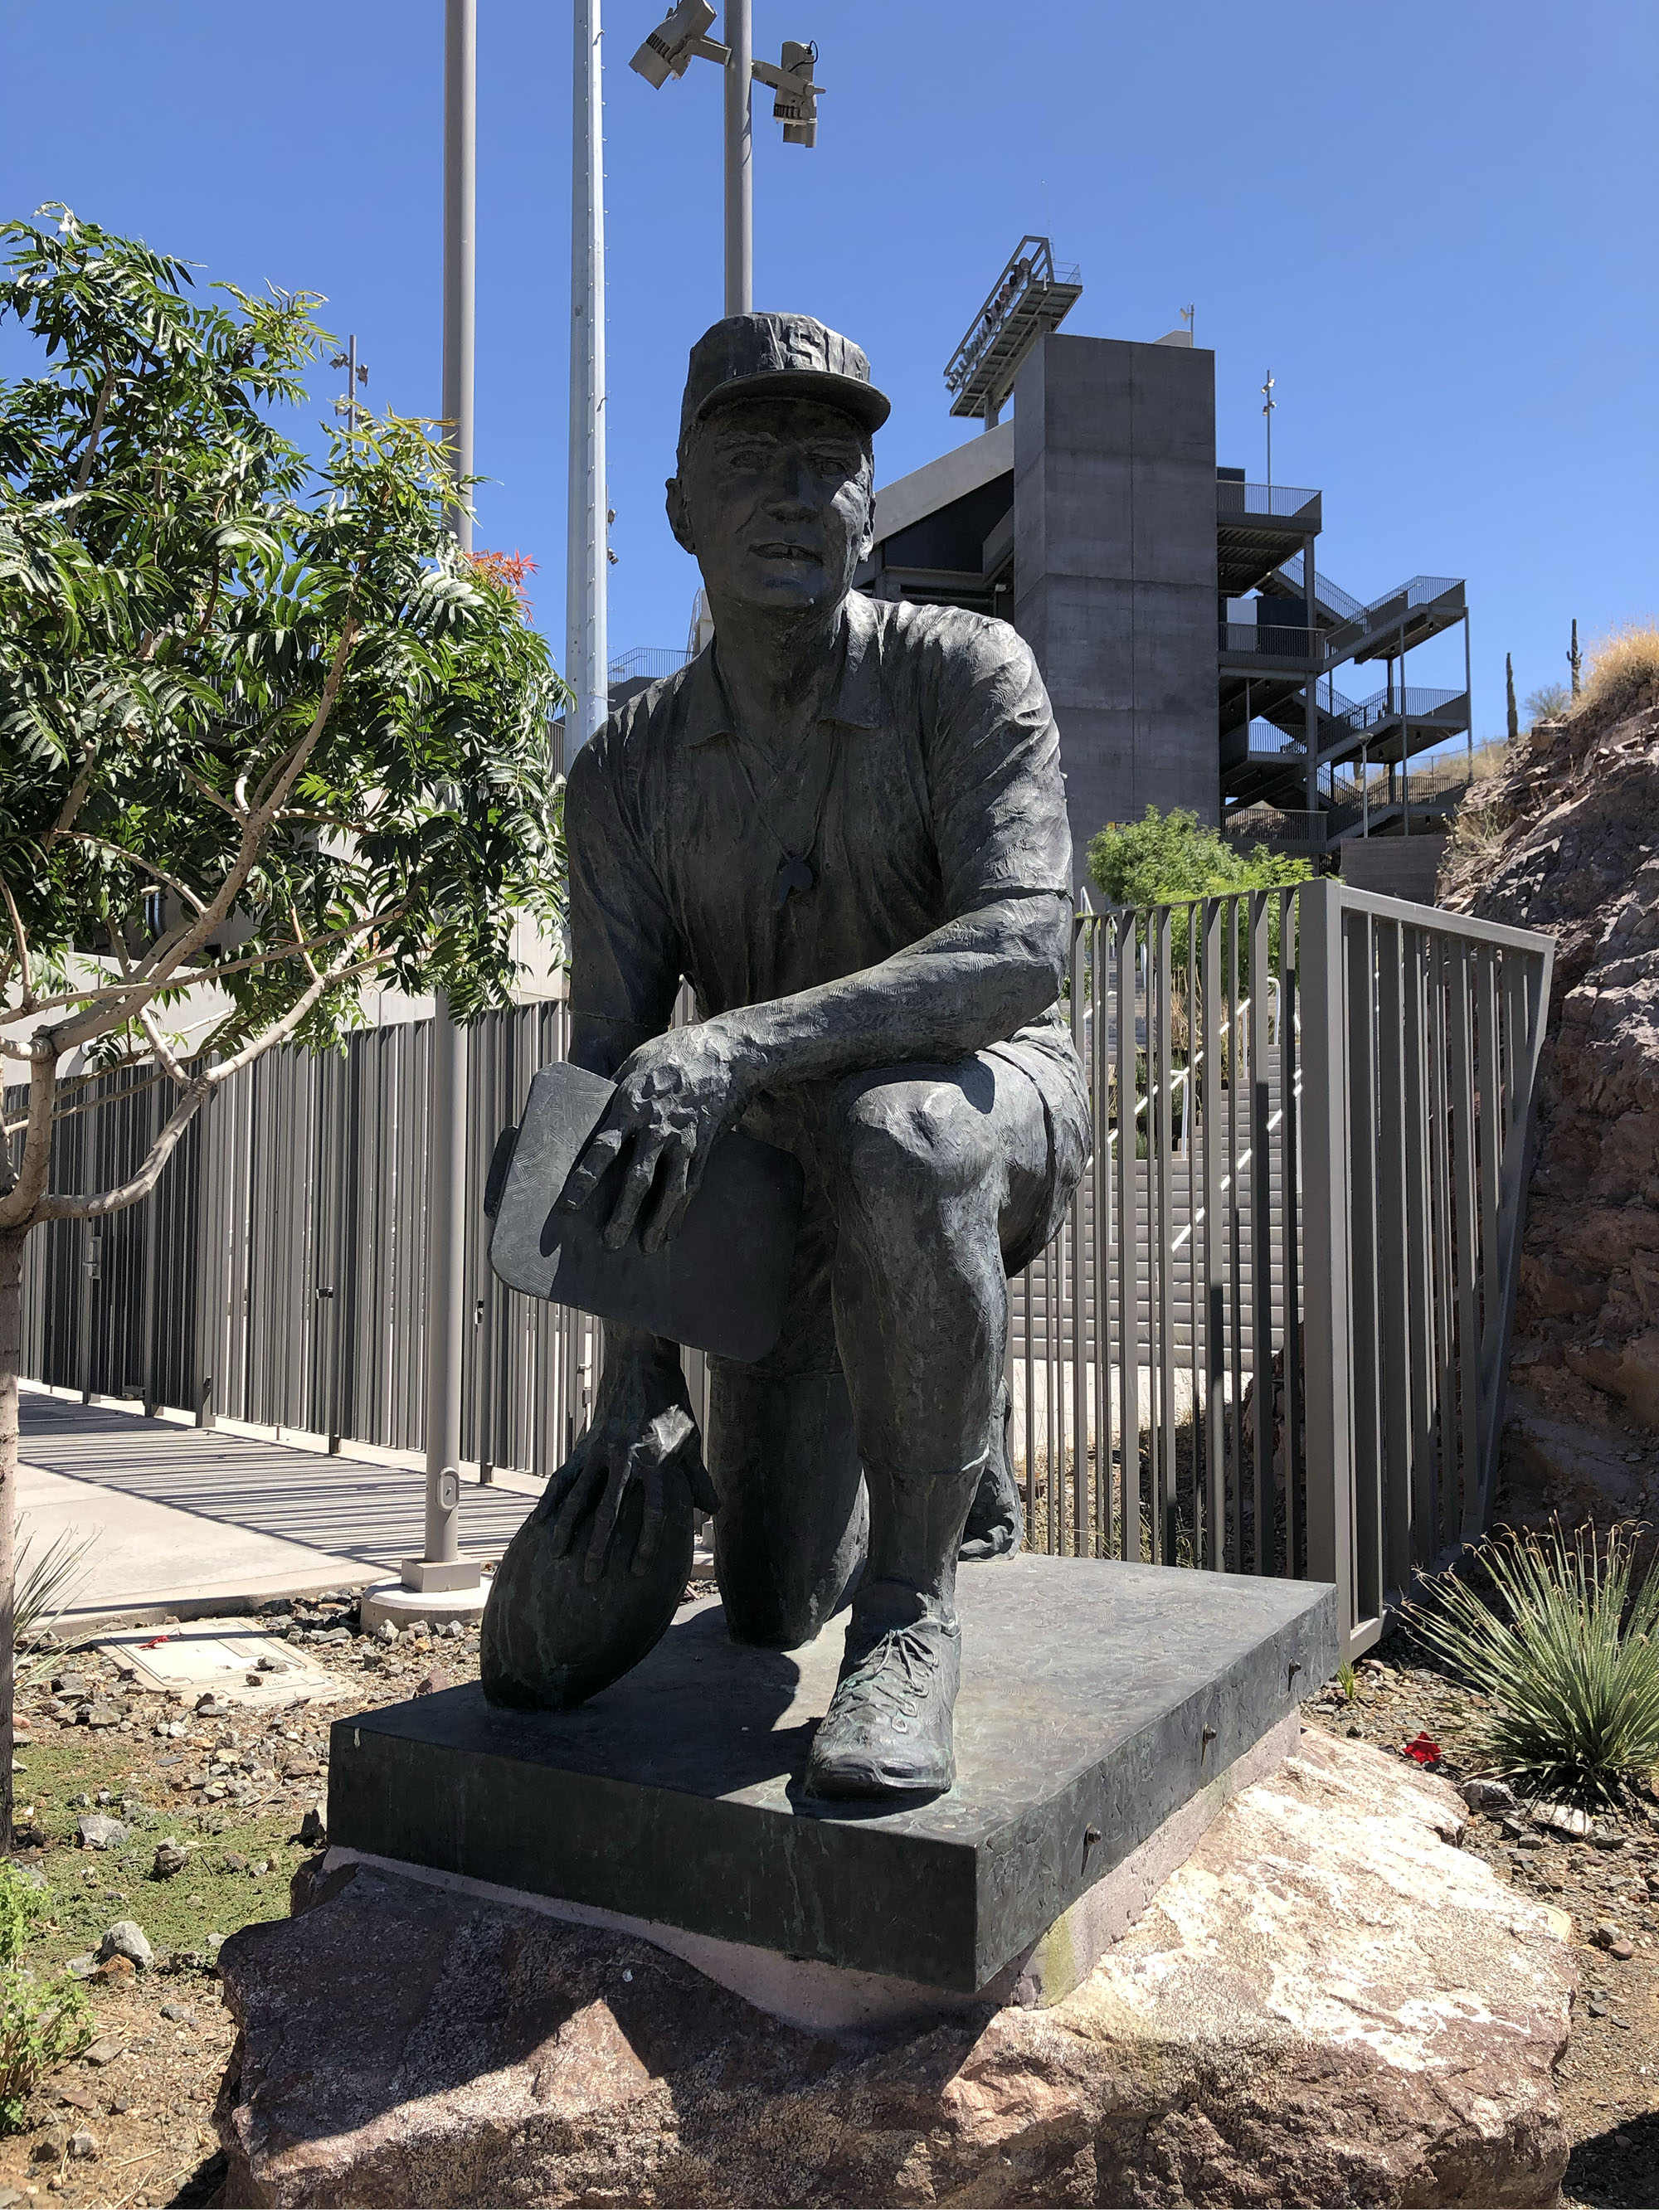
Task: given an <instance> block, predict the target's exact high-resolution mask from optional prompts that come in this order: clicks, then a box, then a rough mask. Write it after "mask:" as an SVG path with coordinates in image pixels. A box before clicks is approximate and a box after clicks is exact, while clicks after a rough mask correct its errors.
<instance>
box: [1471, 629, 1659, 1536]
mask: <svg viewBox="0 0 1659 2212" xmlns="http://www.w3.org/2000/svg"><path fill="white" fill-rule="evenodd" d="M1437 896H1438V898H1439V901H1440V903H1441V904H1442V905H1444V906H1449V907H1451V908H1455V909H1457V910H1460V911H1463V912H1468V913H1471V914H1476V915H1483V916H1485V917H1486V919H1487V920H1489V921H1503V922H1510V923H1514V924H1517V925H1519V926H1522V927H1527V928H1533V929H1544V930H1547V931H1549V932H1550V933H1552V934H1553V937H1554V939H1555V942H1556V959H1555V974H1554V980H1553V986H1552V990H1551V1005H1550V1022H1549V1034H1548V1037H1547V1042H1546V1045H1545V1048H1544V1057H1543V1061H1542V1064H1541V1069H1540V1075H1539V1111H1538V1132H1537V1133H1538V1146H1537V1154H1536V1161H1535V1165H1534V1173H1533V1178H1532V1185H1531V1190H1530V1194H1529V1198H1528V1214H1527V1227H1526V1238H1525V1243H1524V1247H1523V1252H1522V1266H1521V1284H1520V1295H1519V1299H1518V1302H1517V1305H1516V1323H1515V1334H1514V1337H1513V1339H1512V1341H1511V1346H1510V1397H1509V1410H1508V1421H1507V1425H1506V1430H1505V1451H1504V1468H1503V1474H1502V1480H1503V1484H1504V1497H1503V1498H1500V1506H1504V1507H1506V1508H1507V1510H1508V1511H1509V1513H1510V1515H1511V1516H1515V1517H1532V1516H1535V1515H1536V1514H1537V1513H1539V1512H1541V1511H1547V1510H1550V1509H1552V1508H1553V1509H1556V1510H1559V1511H1560V1512H1561V1513H1562V1515H1563V1516H1564V1517H1565V1518H1568V1519H1569V1520H1571V1519H1572V1518H1575V1517H1577V1516H1580V1515H1582V1514H1586V1513H1589V1514H1594V1515H1596V1516H1599V1517H1601V1518H1606V1517H1607V1516H1609V1515H1613V1514H1620V1513H1639V1512H1642V1511H1644V1510H1646V1508H1647V1507H1648V1505H1649V1503H1650V1499H1651V1500H1652V1501H1654V1502H1655V1503H1656V1504H1659V678H1649V679H1648V680H1646V681H1645V682H1644V681H1643V680H1642V674H1641V671H1640V670H1639V669H1638V670H1637V671H1635V674H1634V677H1633V678H1632V680H1630V681H1627V682H1626V683H1624V684H1621V685H1620V686H1618V687H1616V688H1615V689H1614V690H1613V691H1612V692H1611V693H1610V694H1609V695H1608V696H1606V697H1601V698H1593V699H1587V700H1586V702H1584V703H1583V705H1582V706H1581V708H1579V709H1578V711H1577V712H1575V713H1573V714H1570V715H1567V716H1565V717H1564V718H1562V719H1559V720H1550V721H1541V722H1539V723H1537V724H1535V725H1534V727H1533V728H1532V729H1531V730H1530V731H1528V732H1527V733H1526V734H1525V736H1523V737H1522V738H1517V739H1516V740H1515V741H1514V742H1513V743H1512V744H1510V746H1509V747H1508V748H1507V749H1506V752H1505V757H1504V766H1503V768H1502V769H1501V771H1500V773H1499V774H1498V775H1496V776H1494V777H1492V778H1490V779H1483V780H1482V781H1480V782H1479V783H1477V784H1476V785H1475V786H1474V789H1473V790H1472V792H1471V793H1470V795H1469V798H1468V799H1467V800H1466V801H1465V803H1464V805H1463V806H1462V809H1461V810H1460V811H1459V814H1458V816H1457V818H1456V822H1455V825H1454V830H1453V836H1452V841H1451V843H1450V846H1449V848H1448V852H1447V855H1446V859H1445V861H1444V863H1443V867H1442V872H1441V879H1440V884H1439V889H1438V893H1437Z"/></svg>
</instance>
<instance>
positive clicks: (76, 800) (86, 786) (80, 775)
mask: <svg viewBox="0 0 1659 2212" xmlns="http://www.w3.org/2000/svg"><path fill="white" fill-rule="evenodd" d="M97 757H98V748H97V746H96V745H95V744H93V743H92V742H91V741H90V740H88V744H87V745H86V747H85V748H84V750H82V755H81V765H80V767H79V768H78V769H76V771H75V781H74V782H73V783H71V784H70V787H69V790H68V791H67V793H65V794H64V803H63V805H62V806H61V807H59V809H58V819H57V820H56V822H54V823H52V827H51V829H48V830H47V832H46V836H45V838H44V839H43V840H42V841H41V850H42V851H43V852H46V853H49V852H50V851H51V850H52V847H53V846H54V845H55V844H56V843H57V842H58V839H59V838H60V837H66V836H68V835H69V832H70V829H71V828H72V826H73V825H74V822H75V817H76V815H77V814H79V812H80V811H81V809H82V807H83V806H84V805H86V800H87V793H88V791H89V790H90V789H91V787H92V769H93V763H94V761H95V760H96V759H97Z"/></svg>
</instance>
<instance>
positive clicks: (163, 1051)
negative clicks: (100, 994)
mask: <svg viewBox="0 0 1659 2212" xmlns="http://www.w3.org/2000/svg"><path fill="white" fill-rule="evenodd" d="M138 1026H139V1028H140V1029H141V1030H143V1033H144V1035H145V1036H147V1037H148V1038H149V1048H150V1050H151V1051H152V1052H153V1053H154V1054H155V1058H156V1062H157V1065H158V1066H160V1067H161V1070H162V1072H163V1073H164V1074H166V1075H167V1077H168V1078H169V1079H171V1080H172V1081H173V1082H174V1083H176V1084H177V1085H178V1086H179V1089H180V1090H181V1091H185V1090H188V1089H189V1087H190V1085H191V1083H192V1082H193V1081H194V1080H195V1078H194V1077H193V1076H191V1074H190V1073H189V1071H188V1070H187V1069H185V1068H184V1067H181V1066H179V1062H178V1061H177V1060H175V1059H174V1058H173V1052H172V1048H171V1047H170V1046H169V1045H168V1043H167V1039H166V1038H165V1037H164V1036H162V1035H161V1030H159V1029H157V1028H156V1026H155V1016H154V1015H153V1014H152V1013H151V1012H150V1011H149V1007H148V1006H141V1007H140V1008H139V1010H138Z"/></svg>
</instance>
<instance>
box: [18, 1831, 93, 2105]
mask: <svg viewBox="0 0 1659 2212" xmlns="http://www.w3.org/2000/svg"><path fill="white" fill-rule="evenodd" d="M45 1910H46V1891H45V1890H43V1889H36V1888H35V1887H33V1885H32V1884H31V1883H29V1882H27V1881H24V1879H23V1877H22V1875H21V1874H20V1873H19V1872H18V1871H17V1869H16V1868H15V1867H14V1866H12V1865H11V1864H10V1863H9V1862H8V1861H6V1860H3V1859H0V2133H10V2132H11V2131H12V2130H15V2129H17V2128H20V2127H21V2126H22V2124H23V2117H24V2109H25V2107H26V2106H27V2103H28V2100H29V2097H30V2095H31V2093H33V2091H34V2090H35V2089H36V2088H37V2087H39V2086H40V2083H41V2082H42V2081H44V2080H45V2079H46V2075H48V2074H50V2073H52V2071H53V2069H55V2068H57V2067H59V2066H61V2065H63V2064H64V2062H65V2061H66V2060H67V2059H70V2058H73V2057H75V2055H76V2052H77V2051H82V2050H84V2049H85V2047H86V2045H87V2043H88V2040H89V2039H90V2038H91V2034H92V2008H91V2006H90V2005H88V2002H87V1999H86V1992H85V1991H84V1990H82V1988H81V1986H80V1984H78V1983H77V1982H76V1981H75V1980H74V1979H73V1978H71V1977H70V1975H68V1974H56V1975H53V1976H52V1978H50V1979H48V1980H41V1979H40V1978H37V1977H36V1976H35V1975H33V1974H32V1973H30V1972H29V1971H28V1969H27V1967H26V1966H21V1965H20V1964H19V1963H18V1961H19V1959H20V1956H21V1953H22V1950H23V1947H24V1945H25V1944H26V1943H27V1942H28V1940H29V1937H30V1936H31V1935H33V1932H34V1927H35V1923H36V1922H37V1921H38V1920H39V1919H40V1917H41V1915H42V1913H43V1912H44V1911H45Z"/></svg>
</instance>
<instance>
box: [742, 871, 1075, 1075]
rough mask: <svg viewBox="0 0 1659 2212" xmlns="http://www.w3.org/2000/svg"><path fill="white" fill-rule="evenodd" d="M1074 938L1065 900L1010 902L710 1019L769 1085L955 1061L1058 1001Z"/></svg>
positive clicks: (753, 1072)
mask: <svg viewBox="0 0 1659 2212" xmlns="http://www.w3.org/2000/svg"><path fill="white" fill-rule="evenodd" d="M1069 936H1070V914H1069V910H1068V908H1067V904H1066V902H1065V901H1064V900H1062V899H1060V898H1059V897H1057V896H1054V895H1053V894H1036V895H1033V896H1029V897H1021V898H1011V899H1005V900H1002V901H1000V902H998V903H997V904H996V905H995V906H992V907H986V908H981V909H980V911H978V912H977V913H975V914H971V915H963V916H961V917H960V918H959V919H957V921H951V922H947V923H946V925H945V927H944V928H942V929H937V930H935V931H933V933H932V934H931V935H930V936H927V937H924V938H922V939H919V940H918V942H917V943H915V945H907V946H906V947H905V949H904V950H903V951H902V952H896V953H895V954H893V955H892V956H891V957H890V958H889V959H886V960H883V961H881V962H879V963H878V964H877V965H876V966H875V967H873V968H864V969H859V970H857V971H856V972H855V973H854V974H853V975H842V976H838V977H837V978H836V981H834V982H831V983H819V984H816V985H814V987H812V988H811V990H806V991H796V992H793V993H792V994H790V995H789V996H788V997H787V998H782V999H769V1000H764V1001H763V1003H761V1004H760V1005H758V1006H744V1007H735V1008H733V1009H732V1010H731V1011H730V1012H727V1013H725V1014H722V1015H720V1016H719V1017H718V1020H717V1024H715V1026H717V1027H718V1028H719V1030H720V1032H721V1034H722V1036H724V1037H725V1038H726V1039H728V1040H729V1042H730V1045H731V1048H732V1053H733V1055H734V1058H736V1059H737V1060H738V1061H740V1062H743V1063H746V1072H747V1073H749V1075H750V1079H752V1080H754V1081H756V1082H757V1084H758V1085H759V1086H760V1087H761V1088H763V1089H775V1088H781V1087H784V1086H787V1085H791V1084H794V1083H806V1082H811V1081H814V1080H817V1079H821V1078H823V1077H826V1076H830V1077H832V1076H836V1075H842V1074H853V1073H856V1072H857V1071H858V1070H859V1069H860V1068H866V1067H882V1066H887V1065H889V1064H890V1063H892V1062H896V1061H902V1060H960V1059H962V1058H963V1056H964V1055H965V1054H969V1053H971V1052H977V1051H978V1050H979V1049H980V1048H981V1046H983V1045H987V1044H993V1043H995V1042H998V1040H1000V1039H1001V1038H1004V1037H1007V1036H1012V1035H1013V1033H1014V1031H1015V1030H1018V1028H1019V1027H1020V1026H1021V1024H1023V1023H1025V1022H1029V1021H1032V1020H1034V1019H1035V1018H1036V1017H1037V1016H1038V1015H1039V1014H1041V1013H1042V1012H1043V1011H1044V1010H1045V1009H1046V1008H1047V1007H1048V1006H1052V1005H1053V1004H1054V1000H1055V998H1056V997H1057V996H1058V995H1059V992H1060V984H1061V981H1062V978H1063V977H1064V975H1065V973H1066V955H1067V950H1068V945H1069Z"/></svg>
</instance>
